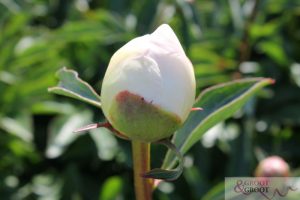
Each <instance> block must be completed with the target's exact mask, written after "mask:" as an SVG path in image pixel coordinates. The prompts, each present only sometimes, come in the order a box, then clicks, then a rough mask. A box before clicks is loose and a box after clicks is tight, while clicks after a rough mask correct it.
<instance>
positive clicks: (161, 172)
mask: <svg viewBox="0 0 300 200" xmlns="http://www.w3.org/2000/svg"><path fill="white" fill-rule="evenodd" d="M155 143H157V144H163V145H165V146H166V147H168V148H169V150H170V151H171V152H173V153H175V156H176V157H177V158H178V161H179V164H178V166H177V167H176V168H175V169H160V168H155V169H152V170H150V171H149V172H147V173H145V174H143V175H142V176H143V177H144V178H153V179H161V180H165V181H173V180H175V179H177V178H178V177H179V176H180V175H181V174H182V171H183V156H182V155H181V154H180V152H179V151H178V149H177V148H176V146H175V145H174V144H172V143H171V141H169V140H160V141H158V142H155Z"/></svg>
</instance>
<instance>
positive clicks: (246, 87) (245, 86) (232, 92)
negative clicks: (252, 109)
mask: <svg viewBox="0 0 300 200" xmlns="http://www.w3.org/2000/svg"><path fill="white" fill-rule="evenodd" d="M271 83H273V80H272V79H267V78H250V79H242V80H238V81H233V82H229V83H225V84H220V85H217V86H214V87H211V88H208V89H206V90H205V91H203V92H202V93H201V94H200V95H199V97H198V98H197V100H196V103H195V105H194V106H195V107H202V108H203V109H204V110H203V111H199V112H191V114H190V115H189V117H188V119H187V120H186V122H185V124H184V125H183V127H182V128H181V129H179V130H178V131H177V132H176V133H175V135H174V137H173V143H174V144H175V145H176V146H177V147H178V148H179V150H180V152H181V153H182V154H185V153H186V152H187V151H188V150H189V149H190V148H191V147H192V146H193V145H194V144H195V143H196V142H198V141H199V140H200V139H201V137H202V135H203V134H204V133H205V132H206V131H208V130H209V129H210V128H211V127H213V126H214V125H216V124H217V123H219V122H221V121H223V120H225V119H227V118H229V117H230V116H232V115H233V114H234V113H235V112H236V111H238V110H239V109H240V108H241V107H242V106H243V105H244V104H245V103H246V102H247V100H248V99H249V98H251V97H252V96H253V95H254V94H255V93H256V92H257V91H258V90H260V89H261V88H263V87H264V86H266V85H268V84H271ZM174 159H175V157H174V155H172V154H171V153H170V151H169V152H168V153H167V155H166V157H165V160H164V164H163V167H171V166H173V165H174Z"/></svg>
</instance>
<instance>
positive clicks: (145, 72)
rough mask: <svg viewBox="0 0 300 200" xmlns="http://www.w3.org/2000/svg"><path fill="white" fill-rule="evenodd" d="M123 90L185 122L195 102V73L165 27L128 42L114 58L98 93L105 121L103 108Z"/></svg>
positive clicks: (175, 40) (167, 27)
mask: <svg viewBox="0 0 300 200" xmlns="http://www.w3.org/2000/svg"><path fill="white" fill-rule="evenodd" d="M124 90H128V91H129V92H132V93H134V94H137V95H140V96H142V97H144V98H145V100H146V101H148V102H152V103H153V104H155V105H158V106H160V107H161V108H162V109H164V110H166V111H169V112H172V113H175V114H176V115H178V116H179V117H180V118H181V119H182V120H185V119H186V117H187V115H188V113H189V112H190V109H191V107H192V106H193V103H194V100H195V77H194V70H193V66H192V64H191V62H190V61H189V59H188V58H187V57H186V55H185V53H184V51H183V49H182V47H181V45H180V42H179V41H178V39H177V37H176V35H175V33H174V32H173V30H172V29H171V28H170V27H169V26H168V25H166V24H164V25H161V26H160V27H159V28H158V29H157V30H156V31H155V32H153V33H152V34H151V35H145V36H142V37H138V38H135V39H133V40H131V41H130V42H128V43H127V44H126V45H124V46H123V47H122V48H121V49H119V50H118V51H117V52H116V53H115V54H114V55H113V57H112V59H111V61H110V64H109V66H108V69H107V72H106V74H105V77H104V80H103V85H102V91H101V96H102V105H103V111H104V113H105V115H106V117H109V116H108V110H109V106H106V105H109V104H110V102H112V101H113V99H114V98H115V96H116V95H117V94H118V93H119V92H121V91H124Z"/></svg>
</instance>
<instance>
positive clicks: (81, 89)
mask: <svg viewBox="0 0 300 200" xmlns="http://www.w3.org/2000/svg"><path fill="white" fill-rule="evenodd" d="M57 77H58V78H59V83H58V86H56V87H51V88H49V89H48V91H49V92H52V93H55V94H60V95H63V96H68V97H72V98H75V99H78V100H81V101H84V102H87V103H89V104H92V105H94V106H96V107H99V108H101V103H100V96H99V95H98V94H97V93H96V92H95V91H94V89H93V88H92V87H91V86H90V85H89V84H88V83H87V82H85V81H83V80H81V79H80V78H79V77H78V73H77V72H76V71H74V70H69V69H66V68H62V69H60V70H59V71H58V72H57Z"/></svg>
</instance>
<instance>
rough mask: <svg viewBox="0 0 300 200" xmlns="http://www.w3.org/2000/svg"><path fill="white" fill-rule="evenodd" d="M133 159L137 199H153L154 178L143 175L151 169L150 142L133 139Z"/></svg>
mask: <svg viewBox="0 0 300 200" xmlns="http://www.w3.org/2000/svg"><path fill="white" fill-rule="evenodd" d="M132 159H133V170H134V187H135V196H136V200H151V199H152V184H153V180H152V179H147V178H143V177H142V176H141V175H142V174H144V173H146V172H147V171H149V170H150V143H143V142H139V141H132Z"/></svg>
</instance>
